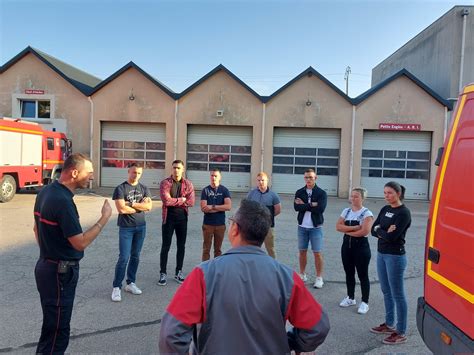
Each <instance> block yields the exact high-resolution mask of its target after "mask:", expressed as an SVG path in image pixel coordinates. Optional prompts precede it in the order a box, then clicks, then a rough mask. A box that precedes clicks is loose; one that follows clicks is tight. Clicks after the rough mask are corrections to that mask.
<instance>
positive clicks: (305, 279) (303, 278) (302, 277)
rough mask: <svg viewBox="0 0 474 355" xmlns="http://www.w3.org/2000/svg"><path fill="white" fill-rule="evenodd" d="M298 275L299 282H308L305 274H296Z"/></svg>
mask: <svg viewBox="0 0 474 355" xmlns="http://www.w3.org/2000/svg"><path fill="white" fill-rule="evenodd" d="M298 275H300V277H301V280H303V282H308V276H306V273H305V272H303V273H302V274H298Z"/></svg>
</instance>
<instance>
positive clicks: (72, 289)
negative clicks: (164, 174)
mask: <svg viewBox="0 0 474 355" xmlns="http://www.w3.org/2000/svg"><path fill="white" fill-rule="evenodd" d="M93 179H94V168H93V166H92V163H91V161H90V160H89V158H87V157H86V156H84V155H82V154H77V153H76V154H72V155H70V156H69V157H68V158H67V159H66V161H65V162H64V165H63V169H62V172H61V177H60V178H59V181H55V182H53V183H52V184H51V185H48V186H45V187H44V188H43V189H42V190H41V191H40V193H39V194H38V196H37V197H36V201H35V207H34V218H35V225H34V232H35V237H36V240H37V242H38V246H39V249H40V256H39V259H38V262H37V263H36V267H35V279H36V286H37V288H38V292H39V294H40V298H41V308H42V310H43V326H42V328H41V336H40V339H39V341H38V345H37V347H36V354H64V352H65V351H66V349H67V346H68V344H69V334H70V322H71V316H72V307H73V305H74V297H75V295H76V286H77V281H78V279H79V261H80V260H81V259H82V257H83V256H84V249H86V248H87V247H88V246H89V244H91V243H92V242H93V241H94V239H95V238H96V237H97V236H98V235H99V233H100V231H101V230H102V228H103V227H104V225H105V224H106V223H107V221H108V220H109V218H110V215H111V214H112V208H111V207H110V204H109V202H108V201H107V200H105V201H104V204H103V206H102V210H101V217H100V219H99V220H98V221H97V223H95V224H94V225H93V226H92V227H90V228H89V229H88V230H87V231H85V232H83V231H82V227H81V224H80V222H79V213H78V212H77V208H76V205H75V203H74V200H73V197H74V192H75V191H76V189H84V188H87V186H88V185H89V182H90V181H91V180H93Z"/></svg>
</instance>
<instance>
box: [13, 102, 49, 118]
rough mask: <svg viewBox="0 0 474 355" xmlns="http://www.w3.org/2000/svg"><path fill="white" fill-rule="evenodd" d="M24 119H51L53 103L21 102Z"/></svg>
mask: <svg viewBox="0 0 474 355" xmlns="http://www.w3.org/2000/svg"><path fill="white" fill-rule="evenodd" d="M20 112H21V117H22V118H51V101H48V100H20Z"/></svg>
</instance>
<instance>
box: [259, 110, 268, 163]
mask: <svg viewBox="0 0 474 355" xmlns="http://www.w3.org/2000/svg"><path fill="white" fill-rule="evenodd" d="M266 107H267V105H266V104H265V103H263V112H262V146H261V150H260V171H263V158H264V157H263V155H264V152H265V114H266Z"/></svg>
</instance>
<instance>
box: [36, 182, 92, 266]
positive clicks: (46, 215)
mask: <svg viewBox="0 0 474 355" xmlns="http://www.w3.org/2000/svg"><path fill="white" fill-rule="evenodd" d="M73 197H74V194H73V193H72V191H71V190H69V189H68V188H67V187H66V186H64V185H63V184H60V183H59V182H58V181H55V182H53V183H52V184H51V185H48V186H45V187H43V189H42V190H41V191H40V193H39V194H38V196H37V197H36V202H35V207H34V216H35V222H36V226H37V229H38V242H39V247H40V257H41V258H46V259H52V260H80V259H81V258H82V257H83V256H84V252H83V251H78V250H76V249H74V248H73V246H72V245H71V243H70V242H69V240H68V238H70V237H73V236H75V235H78V234H81V233H82V228H81V225H80V223H79V213H78V212H77V208H76V204H75V203H74V200H73Z"/></svg>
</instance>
